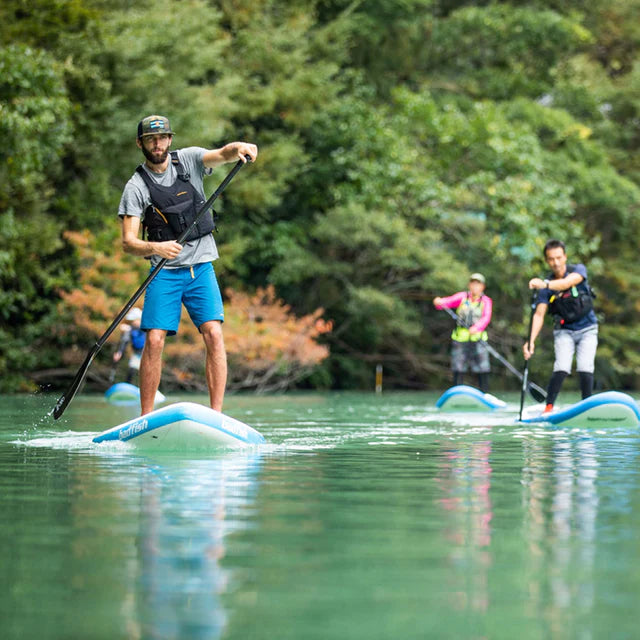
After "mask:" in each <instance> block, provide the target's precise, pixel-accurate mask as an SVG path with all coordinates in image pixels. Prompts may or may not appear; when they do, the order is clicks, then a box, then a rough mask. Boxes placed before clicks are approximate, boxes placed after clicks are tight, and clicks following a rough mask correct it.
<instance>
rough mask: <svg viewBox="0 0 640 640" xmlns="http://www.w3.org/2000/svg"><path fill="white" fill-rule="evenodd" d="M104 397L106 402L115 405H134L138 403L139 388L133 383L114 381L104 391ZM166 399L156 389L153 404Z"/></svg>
mask: <svg viewBox="0 0 640 640" xmlns="http://www.w3.org/2000/svg"><path fill="white" fill-rule="evenodd" d="M104 397H105V398H106V399H107V402H109V403H111V404H115V405H134V404H140V389H139V388H138V387H136V385H135V384H130V383H128V382H116V383H115V384H112V385H111V386H110V387H109V388H108V389H107V390H106V391H105V392H104ZM165 400H166V398H165V396H164V394H162V393H160V391H156V397H155V400H154V401H153V403H154V404H161V403H163V402H164V401H165Z"/></svg>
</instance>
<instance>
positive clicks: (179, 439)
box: [93, 402, 265, 450]
mask: <svg viewBox="0 0 640 640" xmlns="http://www.w3.org/2000/svg"><path fill="white" fill-rule="evenodd" d="M114 441H120V442H128V443H130V444H132V445H135V446H137V447H145V448H150V449H157V450H203V449H214V448H216V447H242V446H247V445H256V444H263V443H264V442H265V439H264V437H263V436H262V434H261V433H259V432H258V431H256V430H255V429H253V428H252V427H250V426H249V425H247V424H245V423H244V422H240V420H236V419H235V418H231V417H229V416H227V415H225V414H224V413H220V412H219V411H215V410H214V409H211V408H209V407H204V406H203V405H200V404H195V403H194V402H178V403H176V404H170V405H168V406H166V407H162V408H161V409H156V410H155V411H152V412H151V413H147V414H146V415H144V416H140V417H138V418H134V419H133V420H129V421H128V422H125V423H123V424H121V425H118V426H117V427H113V428H112V429H109V430H108V431H105V432H104V433H101V434H100V435H99V436H96V437H95V438H94V439H93V442H98V443H101V442H114Z"/></svg>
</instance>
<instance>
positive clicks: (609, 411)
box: [521, 391, 640, 427]
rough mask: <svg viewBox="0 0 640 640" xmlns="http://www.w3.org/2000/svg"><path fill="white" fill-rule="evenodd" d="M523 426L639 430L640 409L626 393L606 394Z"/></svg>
mask: <svg viewBox="0 0 640 640" xmlns="http://www.w3.org/2000/svg"><path fill="white" fill-rule="evenodd" d="M521 422H526V423H534V422H535V423H546V424H553V425H556V426H561V427H637V426H638V425H640V408H639V407H638V403H637V402H636V401H635V400H634V399H633V398H632V397H631V396H628V395H627V394H626V393H620V392H619V391H605V392H603V393H596V394H595V395H593V396H590V397H589V398H586V399H584V400H581V401H580V402H576V403H575V404H572V405H571V406H569V407H567V408H566V409H559V410H556V411H551V412H550V413H543V414H540V415H537V416H532V417H527V418H523V419H522V421H521Z"/></svg>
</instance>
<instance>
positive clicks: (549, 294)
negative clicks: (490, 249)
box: [523, 240, 598, 412]
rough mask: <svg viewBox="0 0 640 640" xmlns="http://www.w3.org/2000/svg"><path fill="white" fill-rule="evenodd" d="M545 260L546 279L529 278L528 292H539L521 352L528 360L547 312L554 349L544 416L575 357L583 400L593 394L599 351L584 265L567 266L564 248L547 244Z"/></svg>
mask: <svg viewBox="0 0 640 640" xmlns="http://www.w3.org/2000/svg"><path fill="white" fill-rule="evenodd" d="M544 259H545V261H546V263H547V264H548V265H549V268H550V269H551V273H549V274H548V275H547V277H546V278H544V279H543V278H531V280H529V289H538V298H537V301H536V311H535V313H534V314H533V321H532V324H531V336H530V338H529V341H527V342H525V344H524V346H523V352H524V357H525V359H527V360H528V359H529V358H530V357H531V356H532V355H533V352H534V350H535V341H536V338H537V337H538V334H539V333H540V331H541V329H542V325H543V324H544V317H545V314H546V313H547V309H549V310H550V311H551V315H552V316H553V348H554V352H555V362H554V363H553V373H552V375H551V380H550V381H549V386H548V388H547V406H546V407H545V412H549V411H552V410H553V405H554V403H555V401H556V398H557V397H558V394H559V393H560V389H561V387H562V383H563V382H564V379H565V378H566V377H567V376H568V375H569V374H570V373H571V363H572V361H573V356H574V353H576V370H577V371H578V376H579V378H580V391H581V393H582V399H583V400H584V399H585V398H588V397H589V396H590V395H591V394H592V393H593V372H594V369H595V358H596V349H597V347H598V319H597V318H596V314H595V312H594V310H593V297H594V296H593V292H592V291H591V288H590V287H589V284H588V282H587V269H586V267H585V266H584V265H583V264H567V254H566V251H565V244H564V242H562V241H561V240H549V241H548V242H547V243H546V244H545V246H544Z"/></svg>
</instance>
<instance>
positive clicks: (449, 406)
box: [436, 384, 507, 412]
mask: <svg viewBox="0 0 640 640" xmlns="http://www.w3.org/2000/svg"><path fill="white" fill-rule="evenodd" d="M506 406H507V403H506V402H503V401H502V400H499V399H498V398H496V397H495V396H492V395H491V394H490V393H482V391H480V390H479V389H476V388H475V387H470V386H468V385H466V384H458V385H456V386H455V387H451V388H449V389H447V390H446V391H445V392H444V393H443V394H442V395H441V396H440V397H439V398H438V401H437V402H436V408H438V409H440V411H451V412H454V411H495V410H496V409H504V408H505V407H506Z"/></svg>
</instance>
